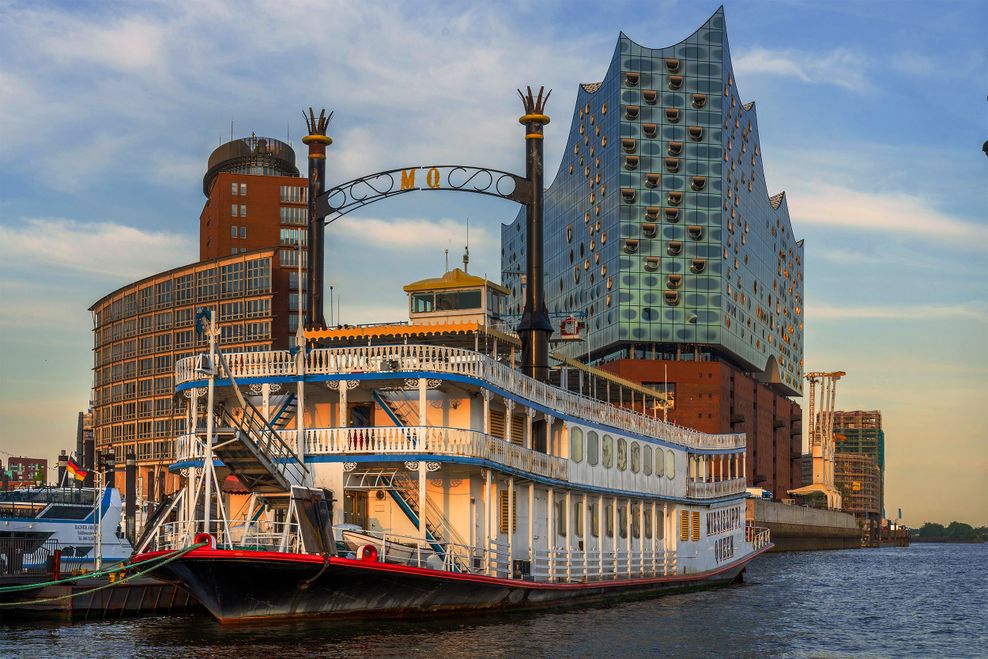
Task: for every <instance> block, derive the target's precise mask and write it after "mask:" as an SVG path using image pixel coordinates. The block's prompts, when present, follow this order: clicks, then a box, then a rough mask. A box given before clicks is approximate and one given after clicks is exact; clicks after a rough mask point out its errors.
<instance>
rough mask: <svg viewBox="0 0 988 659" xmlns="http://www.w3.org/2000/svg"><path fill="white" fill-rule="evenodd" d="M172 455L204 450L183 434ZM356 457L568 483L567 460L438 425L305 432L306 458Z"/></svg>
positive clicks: (290, 433) (291, 436)
mask: <svg viewBox="0 0 988 659" xmlns="http://www.w3.org/2000/svg"><path fill="white" fill-rule="evenodd" d="M279 434H280V435H281V437H282V439H283V440H284V441H285V443H286V444H287V445H289V446H291V447H292V448H293V450H294V446H295V436H296V431H294V430H282V431H280V432H279ZM175 453H176V456H177V459H178V460H179V461H184V460H196V459H198V460H201V459H202V457H203V455H204V454H205V449H204V447H203V443H202V440H200V439H199V437H197V436H196V435H191V434H190V435H182V436H180V437H179V438H178V439H177V440H176V449H175ZM360 454H364V455H382V454H389V455H395V456H400V455H430V454H431V455H436V456H453V457H468V458H481V459H484V460H491V461H493V462H497V463H500V464H503V465H506V466H508V467H512V468H514V469H518V470H519V471H524V472H528V473H531V474H537V475H539V476H546V477H548V478H555V479H557V480H568V479H569V461H568V460H566V459H565V458H559V457H556V456H553V455H546V454H545V453H539V452H538V451H533V450H531V449H527V448H525V447H523V446H518V445H517V444H512V443H511V442H507V441H505V440H503V439H500V438H499V437H494V436H493V435H485V434H484V433H482V432H478V431H475V430H463V429H460V428H443V427H438V426H404V427H391V426H382V427H373V428H307V429H306V430H305V455H360Z"/></svg>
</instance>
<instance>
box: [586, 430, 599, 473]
mask: <svg viewBox="0 0 988 659" xmlns="http://www.w3.org/2000/svg"><path fill="white" fill-rule="evenodd" d="M599 450H600V437H599V436H598V435H597V433H595V432H594V431H593V430H588V431H587V464H588V465H590V466H591V467H596V466H597V463H598V462H599V457H600V456H599Z"/></svg>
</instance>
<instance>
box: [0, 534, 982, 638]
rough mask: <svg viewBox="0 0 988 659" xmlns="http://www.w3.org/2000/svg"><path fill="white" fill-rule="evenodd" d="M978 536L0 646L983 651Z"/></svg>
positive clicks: (137, 624)
mask: <svg viewBox="0 0 988 659" xmlns="http://www.w3.org/2000/svg"><path fill="white" fill-rule="evenodd" d="M986 570H988V544H982V545H933V544H921V545H913V546H912V547H908V548H891V547H890V548H883V549H868V550H845V551H830V552H807V553H792V554H771V555H767V556H764V557H762V558H761V559H759V560H757V561H756V562H755V564H754V565H752V566H751V567H750V568H749V570H748V574H747V575H746V582H745V583H744V584H743V585H739V586H732V587H730V588H727V589H721V590H714V591H707V592H701V593H691V594H685V595H671V596H668V597H664V598H657V599H652V600H646V601H638V602H631V603H621V604H614V605H611V606H598V607H592V608H591V607H587V608H580V609H568V610H564V611H557V612H551V611H549V612H538V613H531V612H527V613H518V614H498V615H485V616H475V617H458V618H455V619H440V620H436V619H430V620H422V621H404V622H395V621H380V622H346V623H334V622H329V621H310V622H304V623H295V622H284V623H277V624H265V625H261V624H250V625H244V626H222V627H221V626H220V625H218V624H216V623H215V622H213V620H212V618H209V617H207V616H206V615H187V616H182V617H156V618H141V619H131V620H120V621H113V622H89V623H75V624H52V623H44V624H41V623H38V624H34V623H31V624H23V623H22V624H19V625H16V626H15V625H6V624H5V625H2V626H0V656H3V657H7V656H23V657H76V656H80V657H82V656H100V657H129V656H144V657H186V656H203V657H253V656H264V657H271V658H274V657H309V656H355V657H365V656H370V657H380V656H385V657H394V656H400V657H406V656H429V657H447V656H452V657H491V656H507V657H515V656H526V657H542V656H551V657H565V656H588V657H619V656H620V657H626V656H653V655H673V656H690V657H706V656H710V657H720V656H731V657H761V656H766V655H769V656H777V655H785V656H796V657H799V656H813V657H821V656H822V657H831V656H834V657H837V656H840V657H843V656H849V655H854V656H897V657H898V656H906V655H911V656H951V657H954V656H958V657H959V656H988V622H986V620H988V575H986Z"/></svg>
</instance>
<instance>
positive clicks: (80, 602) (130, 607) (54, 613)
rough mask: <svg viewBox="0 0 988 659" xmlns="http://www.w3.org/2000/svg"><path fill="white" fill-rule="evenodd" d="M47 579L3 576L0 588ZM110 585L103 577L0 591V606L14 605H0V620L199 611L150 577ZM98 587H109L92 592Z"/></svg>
mask: <svg viewBox="0 0 988 659" xmlns="http://www.w3.org/2000/svg"><path fill="white" fill-rule="evenodd" d="M50 580H51V575H50V574H33V575H23V576H7V577H2V578H0V589H2V588H3V587H5V586H14V585H21V584H25V585H26V584H32V583H35V584H40V583H45V582H47V581H50ZM110 583H111V582H110V579H109V578H108V577H105V576H104V577H93V578H89V579H80V580H79V581H76V582H73V583H65V584H58V585H49V586H43V587H41V588H34V589H31V590H22V591H16V592H12V593H11V592H8V593H5V592H0V604H6V603H8V602H17V604H15V605H12V606H0V621H6V620H12V619H20V620H23V619H25V618H44V619H61V620H108V619H117V618H124V617H129V616H138V615H160V614H170V613H181V612H187V611H193V610H197V609H199V608H200V605H199V603H198V602H197V601H196V600H195V599H194V598H193V597H192V596H191V595H189V594H188V593H187V592H185V591H184V590H182V589H181V588H179V587H178V586H175V585H173V584H170V583H166V582H164V581H159V580H158V579H153V578H151V577H138V578H136V579H132V580H130V581H127V582H124V583H114V584H113V585H112V586H110ZM102 586H109V587H108V588H102V590H95V591H94V590H93V589H95V588H100V587H102ZM89 591H92V592H89ZM70 595H75V596H74V597H70ZM54 598H59V599H54ZM41 600H48V601H41Z"/></svg>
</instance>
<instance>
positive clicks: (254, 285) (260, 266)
mask: <svg viewBox="0 0 988 659" xmlns="http://www.w3.org/2000/svg"><path fill="white" fill-rule="evenodd" d="M293 274H295V273H293ZM270 290H271V259H270V258H263V259H254V260H253V261H249V262H248V263H247V292H248V293H250V294H255V293H267V292H268V291H270Z"/></svg>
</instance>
